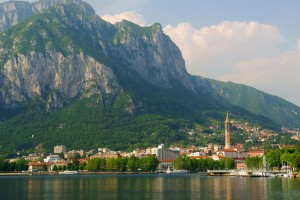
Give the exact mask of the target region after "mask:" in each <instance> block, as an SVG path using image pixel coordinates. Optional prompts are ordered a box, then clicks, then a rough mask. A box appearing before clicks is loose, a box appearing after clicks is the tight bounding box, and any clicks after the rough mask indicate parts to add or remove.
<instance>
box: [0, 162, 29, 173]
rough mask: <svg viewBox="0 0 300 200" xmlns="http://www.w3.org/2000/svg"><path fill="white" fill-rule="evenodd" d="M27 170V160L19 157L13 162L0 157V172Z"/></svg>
mask: <svg viewBox="0 0 300 200" xmlns="http://www.w3.org/2000/svg"><path fill="white" fill-rule="evenodd" d="M27 170H28V162H27V161H26V160H24V159H19V160H16V161H14V162H9V161H8V160H4V159H0V172H15V171H16V172H21V171H27Z"/></svg>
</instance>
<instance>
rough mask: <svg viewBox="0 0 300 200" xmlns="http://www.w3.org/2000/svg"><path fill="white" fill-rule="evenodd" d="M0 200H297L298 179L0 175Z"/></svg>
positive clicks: (299, 190) (197, 176) (173, 175)
mask: <svg viewBox="0 0 300 200" xmlns="http://www.w3.org/2000/svg"><path fill="white" fill-rule="evenodd" d="M0 199H1V200H6V199H11V200H17V199H51V200H52V199H53V200H54V199H65V200H68V199H75V200H77V199H143V200H147V199H151V200H152V199H168V200H173V199H243V200H244V199H255V200H257V199H300V179H294V178H249V177H224V176H223V177H221V176H219V177H209V176H203V175H199V174H178V175H175V174H171V175H170V174H169V175H167V174H145V175H138V174H133V175H55V176H24V177H23V176H14V177H13V176H2V177H0Z"/></svg>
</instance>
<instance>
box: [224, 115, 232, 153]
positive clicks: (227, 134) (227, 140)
mask: <svg viewBox="0 0 300 200" xmlns="http://www.w3.org/2000/svg"><path fill="white" fill-rule="evenodd" d="M230 148H231V144H230V121H229V117H228V113H227V116H226V120H225V149H230Z"/></svg>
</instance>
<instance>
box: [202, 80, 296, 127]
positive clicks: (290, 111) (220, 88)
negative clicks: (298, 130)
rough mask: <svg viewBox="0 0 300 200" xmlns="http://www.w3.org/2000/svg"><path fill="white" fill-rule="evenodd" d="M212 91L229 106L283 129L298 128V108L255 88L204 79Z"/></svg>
mask: <svg viewBox="0 0 300 200" xmlns="http://www.w3.org/2000/svg"><path fill="white" fill-rule="evenodd" d="M206 80H207V81H208V82H210V83H211V86H212V87H213V89H214V91H216V92H217V94H218V95H220V96H221V97H223V98H224V99H225V100H227V101H228V102H229V103H230V104H232V105H235V106H239V107H242V108H244V109H245V110H248V111H250V112H252V113H254V114H256V115H261V116H265V117H267V118H271V119H272V120H274V121H275V122H276V123H277V124H279V125H280V124H281V125H282V126H285V127H299V124H300V108H299V107H298V106H296V105H294V104H292V103H290V102H288V101H286V100H284V99H282V98H280V97H277V96H273V95H270V94H267V93H265V92H262V91H259V90H257V89H255V88H252V87H249V86H246V85H243V84H236V83H232V82H227V83H225V82H221V81H217V80H212V79H206Z"/></svg>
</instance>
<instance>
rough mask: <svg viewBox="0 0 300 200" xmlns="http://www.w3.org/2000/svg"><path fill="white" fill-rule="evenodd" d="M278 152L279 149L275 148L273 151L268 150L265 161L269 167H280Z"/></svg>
mask: <svg viewBox="0 0 300 200" xmlns="http://www.w3.org/2000/svg"><path fill="white" fill-rule="evenodd" d="M280 154H281V152H280V149H276V150H274V151H269V152H268V153H267V154H266V159H267V162H268V164H269V166H270V167H271V168H273V167H278V168H280V166H281V160H280Z"/></svg>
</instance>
